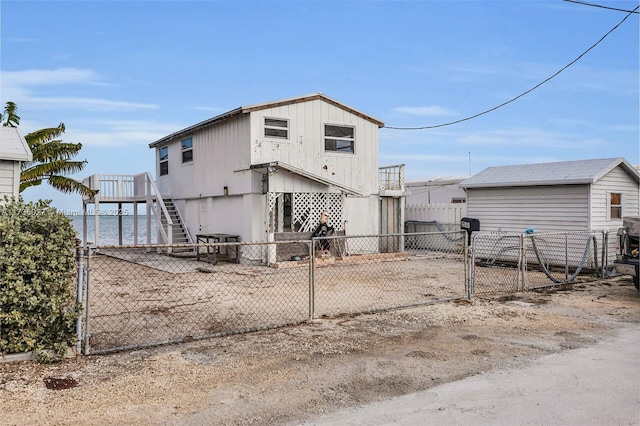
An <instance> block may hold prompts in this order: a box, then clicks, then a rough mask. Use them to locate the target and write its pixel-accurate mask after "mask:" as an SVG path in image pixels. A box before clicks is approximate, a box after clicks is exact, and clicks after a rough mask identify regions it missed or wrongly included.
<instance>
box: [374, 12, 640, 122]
mask: <svg viewBox="0 0 640 426" xmlns="http://www.w3.org/2000/svg"><path fill="white" fill-rule="evenodd" d="M565 1H569V0H565ZM638 8H640V6H636V8H635V9H633V10H630V11H628V13H627V16H625V17H624V18H623V19H622V20H621V21H620V22H618V23H617V24H616V25H615V26H614V27H613V28H611V29H610V30H609V31H607V33H606V34H605V35H603V36H602V37H601V38H600V40H598V41H597V42H595V43H594V44H593V45H591V47H589V48H588V49H587V50H585V51H584V52H582V53H581V54H580V55H579V56H578V57H577V58H575V59H574V60H573V61H571V62H569V63H568V64H567V65H565V66H564V67H562V68H560V70H558V71H556V72H555V73H554V74H553V75H551V76H550V77H547V78H546V79H544V80H543V81H541V82H540V83H538V84H536V85H535V86H533V87H532V88H531V89H529V90H527V91H525V92H523V93H521V94H519V95H518V96H516V97H514V98H511V99H509V100H508V101H506V102H503V103H501V104H500V105H498V106H495V107H493V108H489V109H487V110H485V111H482V112H479V113H477V114H474V115H472V116H470V117H466V118H461V119H459V120H455V121H450V122H448V123H442V124H435V125H431V126H419V127H395V126H385V127H386V128H387V129H392V130H425V129H436V128H438V127H445V126H452V125H454V124H458V123H462V122H464V121H469V120H472V119H474V118H477V117H480V116H481V115H485V114H488V113H490V112H492V111H495V110H497V109H499V108H502V107H504V106H506V105H509V104H510V103H512V102H514V101H516V100H518V99H520V98H521V97H523V96H525V95H528V94H529V93H531V92H533V91H534V90H536V89H537V88H538V87H540V86H542V85H543V84H545V83H547V82H548V81H550V80H551V79H553V78H555V77H556V76H558V75H559V74H560V73H561V72H562V71H564V70H566V69H567V68H569V67H570V66H571V65H573V64H575V63H576V62H578V61H579V60H580V59H582V57H583V56H584V55H586V54H587V53H589V51H591V49H593V48H595V47H596V46H597V45H599V44H600V43H601V42H602V41H603V40H604V39H605V38H607V36H609V34H611V33H612V32H614V31H615V30H616V29H617V28H618V27H619V26H620V25H622V23H623V22H624V21H626V20H627V18H629V16H631V15H632V14H634V13H638V12H637V11H638Z"/></svg>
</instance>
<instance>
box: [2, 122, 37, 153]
mask: <svg viewBox="0 0 640 426" xmlns="http://www.w3.org/2000/svg"><path fill="white" fill-rule="evenodd" d="M0 142H1V143H0V160H13V161H31V160H33V156H32V155H31V150H30V149H29V145H27V141H26V140H25V139H24V137H22V135H21V134H20V131H19V130H18V129H17V128H16V127H0Z"/></svg>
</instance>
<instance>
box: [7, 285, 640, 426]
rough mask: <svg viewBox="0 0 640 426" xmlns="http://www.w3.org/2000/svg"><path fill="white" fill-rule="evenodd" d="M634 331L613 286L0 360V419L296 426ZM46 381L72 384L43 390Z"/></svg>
mask: <svg viewBox="0 0 640 426" xmlns="http://www.w3.org/2000/svg"><path fill="white" fill-rule="evenodd" d="M638 323H640V295H639V293H638V291H637V290H636V289H635V287H634V286H633V284H632V282H631V280H630V279H628V278H624V277H621V278H617V279H609V280H604V281H599V282H592V283H584V284H575V285H573V286H563V287H560V288H557V289H546V290H541V291H537V292H526V293H515V294H510V295H502V296H500V295H495V296H486V297H482V298H474V299H473V301H472V302H467V301H455V302H448V303H442V304H435V305H428V306H423V307H419V308H413V309H403V310H396V311H390V312H385V313H378V314H372V315H361V316H354V317H349V316H344V317H339V318H332V319H323V320H318V321H314V322H313V323H311V324H305V325H301V326H292V327H287V328H282V329H277V330H271V331H262V332H256V333H249V334H243V335H234V336H229V337H221V338H214V339H210V340H202V341H197V342H190V343H183V344H179V345H171V346H164V347H159V348H154V349H145V350H137V351H130V352H122V353H116V354H112V355H101V356H88V357H80V358H77V359H72V360H68V361H66V362H63V363H61V364H56V365H37V364H33V363H17V364H0V413H2V423H3V424H6V425H22V424H36V423H39V424H96V425H97V424H100V425H103V424H223V425H224V424H229V425H235V424H240V425H245V424H247V425H248V424H251V425H267V424H299V423H302V422H304V421H306V420H308V419H313V418H316V417H317V416H319V415H322V414H324V413H329V412H333V411H336V410H338V409H341V408H345V407H353V406H358V405H362V404H366V403H370V402H375V401H382V400H386V399H389V398H392V397H394V396H398V395H403V394H408V393H412V392H416V391H420V390H425V389H429V388H431V387H433V386H435V385H438V384H442V383H448V382H452V381H456V380H459V379H462V378H465V377H469V376H473V375H476V374H479V373H482V372H488V371H498V370H500V369H506V368H513V367H519V366H525V365H530V364H531V363H532V362H533V360H535V359H537V358H539V357H541V356H543V355H547V354H552V353H558V352H564V351H568V350H570V349H575V348H583V347H587V346H591V345H594V344H596V343H597V342H599V341H602V340H605V339H607V338H610V337H611V336H614V335H616V334H617V333H618V332H619V331H620V330H621V329H623V328H628V327H630V326H637V324H638ZM630 374H637V372H630ZM52 378H54V379H56V378H57V379H67V380H66V382H67V383H68V384H73V383H76V384H77V385H76V386H74V387H71V388H68V389H58V390H54V389H48V388H47V386H46V384H47V383H49V384H50V383H51V379H52Z"/></svg>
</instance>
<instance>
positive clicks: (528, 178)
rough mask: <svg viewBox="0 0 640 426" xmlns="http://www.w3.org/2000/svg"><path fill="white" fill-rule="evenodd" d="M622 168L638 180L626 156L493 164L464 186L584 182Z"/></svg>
mask: <svg viewBox="0 0 640 426" xmlns="http://www.w3.org/2000/svg"><path fill="white" fill-rule="evenodd" d="M618 166H620V167H622V169H623V170H624V171H625V172H627V173H628V174H629V175H630V176H632V177H633V179H634V180H635V181H636V183H639V182H640V172H638V170H636V169H635V167H633V166H632V165H631V164H630V163H629V162H628V161H627V160H625V159H624V158H622V157H620V158H602V159H595V160H578V161H560V162H555V163H542V164H523V165H517V166H502V167H489V168H487V169H485V170H483V171H481V172H480V173H478V174H476V175H474V176H472V177H470V178H469V179H467V180H465V181H463V182H461V183H460V187H461V188H497V187H506V186H511V187H513V186H540V185H580V184H583V185H585V184H592V183H595V182H597V181H598V180H599V179H600V178H602V177H603V176H604V175H606V174H607V173H609V172H610V171H611V170H613V169H615V168H616V167H618Z"/></svg>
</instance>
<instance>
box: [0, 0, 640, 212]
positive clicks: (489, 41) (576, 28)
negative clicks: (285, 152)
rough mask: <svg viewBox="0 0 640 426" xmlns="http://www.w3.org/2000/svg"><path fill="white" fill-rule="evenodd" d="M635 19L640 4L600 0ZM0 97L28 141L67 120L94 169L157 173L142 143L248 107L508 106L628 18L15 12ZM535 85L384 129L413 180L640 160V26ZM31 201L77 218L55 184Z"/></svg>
mask: <svg viewBox="0 0 640 426" xmlns="http://www.w3.org/2000/svg"><path fill="white" fill-rule="evenodd" d="M591 3H597V4H599V5H603V6H606V7H611V8H618V9H626V10H633V9H634V8H636V7H637V6H638V4H639V2H638V1H637V0H636V1H624V0H620V1H611V0H598V1H592V2H591ZM0 8H1V9H0V12H1V24H2V25H1V49H2V50H1V51H0V55H1V56H0V58H1V66H0V72H1V74H0V101H1V102H2V106H3V107H4V105H5V103H6V102H7V101H13V102H15V103H16V104H17V105H18V115H19V116H20V117H21V125H20V128H21V131H22V133H23V134H26V133H29V132H31V131H34V130H36V129H40V128H45V127H53V126H56V125H58V124H59V123H60V122H64V123H65V125H66V129H67V131H66V133H65V135H64V140H65V141H68V142H81V143H82V144H83V148H82V152H81V155H80V156H79V158H81V159H87V160H88V162H89V163H88V165H87V167H86V169H85V170H84V171H83V172H81V173H79V174H77V175H74V177H76V178H82V177H85V176H88V175H91V174H93V173H104V174H107V173H113V174H135V173H140V172H144V171H150V172H152V173H153V174H154V175H155V164H154V158H155V157H154V153H153V151H152V150H151V149H149V148H148V144H149V143H151V142H153V141H155V140H157V139H159V138H161V137H163V136H166V135H168V134H169V133H172V132H174V131H176V130H179V129H182V128H184V127H187V126H189V125H191V124H195V123H197V122H199V121H202V120H204V119H207V118H210V117H213V116H215V115H218V114H220V113H222V112H226V111H229V110H231V109H234V108H236V107H239V106H243V105H251V104H255V103H262V102H266V101H271V100H277V99H283V98H289V97H294V96H300V95H307V94H311V93H316V92H322V93H324V94H325V95H327V96H329V97H331V98H333V99H335V100H337V101H340V102H342V103H344V104H346V105H349V106H351V107H353V108H356V109H358V110H360V111H362V112H364V113H366V114H368V115H371V116H373V117H375V118H377V119H379V120H382V121H383V122H384V123H385V125H386V126H390V127H423V126H433V125H438V124H442V123H447V122H451V121H456V120H460V119H463V118H466V117H469V116H472V115H475V114H478V113H480V112H482V111H485V110H488V109H490V108H493V107H495V106H497V105H500V104H502V103H504V102H506V101H508V100H510V99H512V98H514V97H516V96H518V95H520V94H521V93H523V92H525V91H527V90H529V89H531V88H532V87H534V86H536V85H537V84H539V83H541V82H542V81H544V80H545V79H547V78H549V77H550V76H552V75H553V74H554V73H556V72H557V71H559V70H560V69H562V68H563V67H564V66H566V65H567V64H569V63H570V62H571V61H573V60H574V59H576V58H577V57H578V56H579V55H580V54H582V53H583V52H584V51H586V50H587V49H588V48H589V47H591V46H592V45H593V44H595V43H596V42H597V41H598V40H599V39H600V38H601V37H602V36H603V35H605V34H606V33H607V32H608V31H609V30H611V29H612V28H613V27H614V26H615V25H617V24H618V23H619V22H620V21H622V20H623V19H624V18H625V16H626V15H627V13H625V12H623V11H616V10H610V9H605V8H598V7H591V6H586V5H582V4H576V3H571V2H566V1H562V0H553V1H545V0H536V1H527V0H511V1H330V0H329V1H106V0H105V1H72V2H63V1H55V0H54V1H51V0H50V1H42V2H40V1H12V0H3V1H2V3H1V5H0ZM639 16H640V15H638V14H632V15H631V16H630V17H629V18H628V19H627V20H626V21H624V22H623V23H622V24H621V25H620V26H619V27H618V28H617V29H616V30H615V31H613V32H612V33H611V34H610V35H609V36H608V37H607V38H605V39H604V40H603V41H602V42H601V43H600V44H598V45H597V46H596V47H594V48H593V49H592V50H591V51H589V52H588V53H587V54H585V55H584V56H583V57H582V58H581V59H580V60H579V61H577V62H576V63H574V64H573V65H571V66H570V67H568V68H567V69H566V70H564V71H563V72H562V73H560V74H559V75H558V76H556V77H554V78H553V79H551V80H550V81H548V82H547V83H545V84H544V85H542V86H541V87H539V88H538V89H536V90H534V91H532V92H531V93H529V94H527V95H526V96H523V97H521V98H519V99H518V100H516V101H514V102H512V103H510V104H508V105H507V106H505V107H503V108H500V109H497V110H496V111H493V112H491V113H488V114H485V115H482V116H480V117H478V118H475V119H472V120H468V121H464V122H461V123H459V124H456V125H451V126H444V127H437V128H432V129H423V130H395V129H389V128H383V129H381V131H380V166H385V165H394V164H402V163H403V164H405V165H406V173H407V178H408V179H422V178H437V177H448V176H466V175H469V174H475V173H478V172H480V171H482V170H483V169H485V168H486V167H490V166H499V165H512V164H524V163H538V162H547V161H564V160H579V159H589V158H609V157H625V158H626V159H627V160H629V161H630V162H631V163H632V164H635V165H637V164H640V142H639V141H640V129H639V121H640V118H639V117H640V111H639V104H640V102H639V81H640V77H639V51H640V48H639V33H638V27H639V25H638V24H639V18H638V17H639ZM23 196H24V198H25V199H26V200H27V201H31V200H36V199H39V198H45V199H52V200H53V203H52V204H53V205H54V206H56V207H58V208H60V209H63V210H79V209H81V206H82V201H81V198H80V196H79V195H64V194H61V193H59V192H57V191H55V190H53V189H51V188H50V187H49V186H48V185H42V186H41V187H38V188H31V189H27V190H26V191H25V192H24V193H23Z"/></svg>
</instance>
